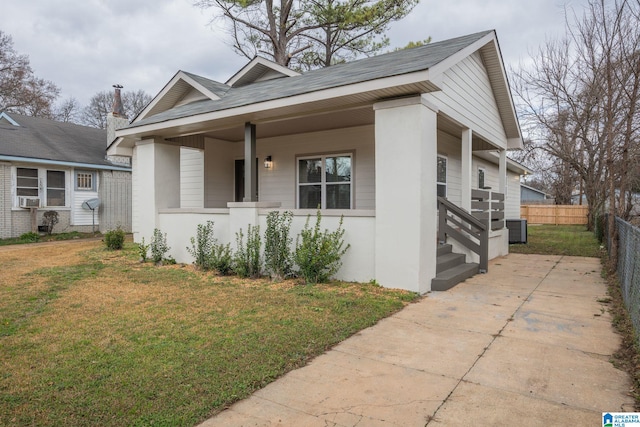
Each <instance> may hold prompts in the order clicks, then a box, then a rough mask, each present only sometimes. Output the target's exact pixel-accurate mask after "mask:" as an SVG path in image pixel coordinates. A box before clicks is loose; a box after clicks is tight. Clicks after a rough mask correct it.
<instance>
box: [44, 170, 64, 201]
mask: <svg viewBox="0 0 640 427" xmlns="http://www.w3.org/2000/svg"><path fill="white" fill-rule="evenodd" d="M46 205H47V206H64V205H65V182H64V171H50V170H48V171H47V204H46Z"/></svg>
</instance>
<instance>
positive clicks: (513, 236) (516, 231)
mask: <svg viewBox="0 0 640 427" xmlns="http://www.w3.org/2000/svg"><path fill="white" fill-rule="evenodd" d="M507 228H508V229H509V243H527V220H526V219H508V220H507Z"/></svg>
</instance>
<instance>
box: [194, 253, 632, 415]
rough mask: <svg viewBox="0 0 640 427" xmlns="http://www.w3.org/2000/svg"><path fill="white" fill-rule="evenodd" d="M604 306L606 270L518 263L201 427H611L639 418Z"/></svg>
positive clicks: (506, 262) (364, 336)
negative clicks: (630, 414) (610, 422)
mask: <svg viewBox="0 0 640 427" xmlns="http://www.w3.org/2000/svg"><path fill="white" fill-rule="evenodd" d="M605 297H606V285H605V282H604V280H603V279H602V278H601V277H600V262H599V260H598V259H595V258H579V257H561V256H543V255H518V254H511V255H509V256H508V257H505V258H500V259H496V260H494V261H493V262H492V263H491V264H490V266H489V273H488V274H484V275H477V276H475V277H474V278H472V279H469V280H467V281H465V282H464V283H461V284H459V285H458V286H456V287H455V288H453V289H451V290H449V291H446V292H434V293H430V294H428V295H427V296H426V297H425V298H424V299H422V300H421V301H420V302H418V303H416V304H412V305H410V306H408V307H406V308H405V309H403V310H402V311H401V312H399V313H397V314H395V315H393V316H391V317H389V318H387V319H384V320H382V321H381V322H379V323H378V324H377V325H375V326H373V327H371V328H369V329H366V330H364V331H362V332H360V333H358V334H356V335H354V336H353V337H351V338H349V339H347V340H346V341H344V342H342V343H340V344H339V345H337V346H336V347H334V348H333V349H332V350H331V351H329V352H327V353H325V354H324V355H322V356H319V357H317V358H316V359H314V360H313V361H312V362H311V363H310V364H309V365H307V366H306V367H303V368H301V369H298V370H295V371H292V372H290V373H289V374H287V375H285V376H284V377H282V378H281V379H279V380H277V381H275V382H274V383H272V384H270V385H268V386H267V387H265V388H264V389H262V390H259V391H257V392H256V393H254V394H253V395H252V396H251V397H250V398H248V399H246V400H243V401H241V402H238V403H236V404H235V405H233V406H232V407H231V408H230V409H228V410H226V411H224V412H222V413H220V414H218V415H217V416H216V417H213V418H211V419H209V420H207V421H206V422H204V423H203V424H201V426H202V427H212V426H280V425H281V426H356V425H357V426H367V427H369V426H374V427H375V426H424V425H429V426H436V425H443V426H469V425H476V426H489V425H518V426H548V425H561V424H564V425H576V426H577V425H581V426H598V425H602V414H601V413H602V412H603V411H633V408H634V406H633V404H634V401H633V398H632V397H630V396H629V390H630V387H631V383H630V379H629V378H628V376H627V374H626V373H624V372H622V371H620V370H617V369H616V368H614V367H613V365H612V364H611V363H610V362H609V358H610V355H611V354H612V353H613V352H614V351H615V350H616V349H617V348H618V346H619V344H620V338H619V336H618V335H617V334H616V333H615V332H614V330H613V329H612V327H611V317H610V315H609V313H608V312H607V305H606V304H604V303H602V302H600V301H602V299H603V298H605Z"/></svg>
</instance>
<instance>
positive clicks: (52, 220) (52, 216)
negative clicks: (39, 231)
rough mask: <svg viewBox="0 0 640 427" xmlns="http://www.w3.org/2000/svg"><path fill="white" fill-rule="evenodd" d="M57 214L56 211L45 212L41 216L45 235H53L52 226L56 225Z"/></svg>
mask: <svg viewBox="0 0 640 427" xmlns="http://www.w3.org/2000/svg"><path fill="white" fill-rule="evenodd" d="M58 221H59V219H58V212H56V211H46V212H45V213H44V214H43V215H42V225H44V226H45V227H47V234H49V235H51V233H53V226H54V225H56V224H57V223H58Z"/></svg>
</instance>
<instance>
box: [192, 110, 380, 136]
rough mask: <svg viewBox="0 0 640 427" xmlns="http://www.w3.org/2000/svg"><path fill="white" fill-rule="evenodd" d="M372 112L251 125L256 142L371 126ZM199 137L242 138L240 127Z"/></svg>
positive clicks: (353, 111) (327, 113)
mask: <svg viewBox="0 0 640 427" xmlns="http://www.w3.org/2000/svg"><path fill="white" fill-rule="evenodd" d="M374 120H375V117H374V110H373V108H372V106H371V105H365V106H359V107H354V108H350V109H345V110H340V111H328V112H324V113H318V114H314V115H311V116H303V117H291V118H282V119H280V120H272V121H266V122H260V121H255V122H252V123H254V124H256V136H257V138H271V137H275V136H284V135H294V134H298V133H308V132H317V131H322V130H331V129H340V128H348V127H355V126H364V125H371V124H373V123H374ZM202 135H203V136H206V137H210V138H215V139H221V140H225V141H241V140H242V139H243V138H244V126H234V127H229V128H226V129H216V130H211V131H208V132H204V133H203V134H202Z"/></svg>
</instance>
